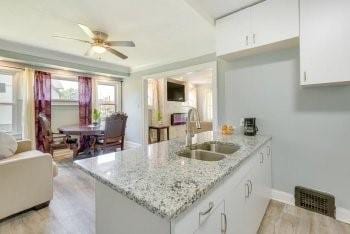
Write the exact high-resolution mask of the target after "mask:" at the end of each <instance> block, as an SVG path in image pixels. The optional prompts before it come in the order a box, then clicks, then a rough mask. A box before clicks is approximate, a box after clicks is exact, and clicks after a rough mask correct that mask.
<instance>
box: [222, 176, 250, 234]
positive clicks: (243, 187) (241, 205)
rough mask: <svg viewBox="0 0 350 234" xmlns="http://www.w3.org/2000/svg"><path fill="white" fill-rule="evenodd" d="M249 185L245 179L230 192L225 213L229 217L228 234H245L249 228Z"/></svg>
mask: <svg viewBox="0 0 350 234" xmlns="http://www.w3.org/2000/svg"><path fill="white" fill-rule="evenodd" d="M248 186H249V183H248V180H247V179H246V178H244V179H243V180H242V181H241V182H240V183H239V184H238V185H237V186H233V187H232V188H230V189H229V190H228V193H227V196H226V198H225V208H226V209H225V211H226V215H227V220H228V224H227V234H237V233H240V234H245V233H247V231H246V227H247V226H249V223H248V220H247V217H248V216H249V215H250V214H249V211H248V210H247V205H248V204H247V203H248V201H249V200H248V199H249V188H248Z"/></svg>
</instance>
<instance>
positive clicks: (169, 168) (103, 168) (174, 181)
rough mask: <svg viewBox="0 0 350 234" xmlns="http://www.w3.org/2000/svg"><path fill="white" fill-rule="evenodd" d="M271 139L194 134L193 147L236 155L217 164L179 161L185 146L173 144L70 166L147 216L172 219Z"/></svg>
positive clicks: (168, 142)
mask: <svg viewBox="0 0 350 234" xmlns="http://www.w3.org/2000/svg"><path fill="white" fill-rule="evenodd" d="M269 139H271V137H268V136H259V135H258V136H254V137H247V136H243V135H232V136H223V135H221V134H219V133H213V132H204V133H200V134H197V135H196V136H195V137H194V139H193V143H196V142H197V143H202V142H206V141H222V142H228V143H235V144H238V145H240V149H239V150H238V151H237V152H235V153H233V154H232V155H228V156H227V158H225V159H223V160H221V161H215V162H206V161H200V160H196V159H189V158H185V157H179V156H177V155H176V154H175V152H178V151H179V150H181V149H184V148H185V147H184V145H185V140H184V139H176V140H170V141H163V142H160V143H157V144H152V145H146V146H140V147H139V148H135V149H130V150H125V151H120V152H116V153H110V154H105V155H101V156H98V157H94V158H89V159H83V160H79V161H75V164H76V165H77V166H78V167H79V168H80V169H81V170H83V171H84V172H86V173H88V174H89V175H91V176H92V177H94V178H95V179H96V180H98V181H99V182H101V183H103V184H105V185H107V186H109V187H110V188H111V189H113V190H115V191H116V192H118V193H120V194H122V195H124V196H125V197H127V198H129V199H130V200H133V201H135V202H136V203H137V204H139V205H141V206H144V207H145V208H147V209H148V210H149V211H151V212H152V213H154V214H156V215H159V216H161V217H163V218H167V219H169V220H171V219H174V218H176V217H177V216H178V215H179V214H180V213H182V212H184V211H185V210H187V209H188V208H189V207H191V205H192V204H193V203H194V202H195V201H197V200H198V199H199V198H201V197H202V196H203V195H205V194H206V193H207V192H208V191H209V190H210V189H211V188H213V187H214V186H215V184H217V183H218V182H219V181H221V180H222V179H224V178H225V177H226V176H228V175H230V174H231V173H232V172H233V171H235V169H237V168H238V167H239V165H240V164H241V163H242V162H243V161H244V160H245V159H246V158H248V157H249V156H250V155H252V153H253V152H254V151H256V150H257V149H258V148H259V147H260V146H261V145H263V144H264V143H266V142H267V141H268V140H269Z"/></svg>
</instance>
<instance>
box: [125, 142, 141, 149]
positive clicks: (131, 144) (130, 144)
mask: <svg viewBox="0 0 350 234" xmlns="http://www.w3.org/2000/svg"><path fill="white" fill-rule="evenodd" d="M125 143H126V144H127V145H128V146H131V147H135V148H136V147H139V146H141V144H139V143H136V142H133V141H125Z"/></svg>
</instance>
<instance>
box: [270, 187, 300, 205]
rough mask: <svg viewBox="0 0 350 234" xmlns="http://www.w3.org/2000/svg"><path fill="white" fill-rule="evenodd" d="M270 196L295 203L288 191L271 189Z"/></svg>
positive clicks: (287, 202) (288, 202)
mask: <svg viewBox="0 0 350 234" xmlns="http://www.w3.org/2000/svg"><path fill="white" fill-rule="evenodd" d="M271 198H272V199H273V200H276V201H279V202H282V203H285V204H288V205H292V206H294V205H295V201H294V196H293V195H292V194H290V193H286V192H283V191H280V190H276V189H272V190H271Z"/></svg>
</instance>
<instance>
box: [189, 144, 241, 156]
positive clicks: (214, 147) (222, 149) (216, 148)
mask: <svg viewBox="0 0 350 234" xmlns="http://www.w3.org/2000/svg"><path fill="white" fill-rule="evenodd" d="M195 148H196V149H201V150H206V151H211V152H216V153H220V154H233V153H234V152H236V151H237V150H239V148H240V147H239V145H236V144H233V143H220V142H205V143H203V144H199V145H196V146H195Z"/></svg>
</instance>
